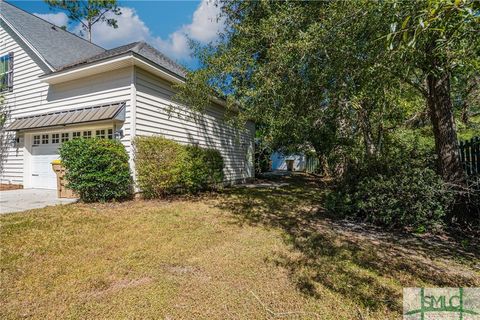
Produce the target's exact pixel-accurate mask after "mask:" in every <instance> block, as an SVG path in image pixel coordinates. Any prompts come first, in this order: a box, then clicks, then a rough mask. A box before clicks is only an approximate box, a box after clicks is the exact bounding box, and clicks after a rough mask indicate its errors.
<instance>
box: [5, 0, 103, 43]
mask: <svg viewBox="0 0 480 320" xmlns="http://www.w3.org/2000/svg"><path fill="white" fill-rule="evenodd" d="M2 2H3V3H6V4H8V5H9V6H12V7H14V8H15V9H18V10H20V11H23V12H25V13H27V14H29V15H31V16H33V17H35V18H37V19H39V20H42V21H43V22H45V23H48V24H50V25H52V26H53V27H57V28H58V29H57V30H61V31H63V32H65V33H68V34H71V35H73V36H75V37H77V38H79V39H81V40H83V41H85V42H87V43H89V44H92V45H94V46H96V47H98V48H100V49H103V50H106V49H105V48H104V47H102V46H99V45H98V44H96V43H94V42H90V41H88V40H87V39H85V38H83V37H80V36H79V35H78V34H75V33H73V32H70V31H68V30H67V29H66V28H65V29H63V28H62V27H61V26H57V25H56V24H54V23H52V22H50V21H48V20H45V19H43V18H41V17H39V16H37V15H35V14H33V13H31V12H28V11H27V10H24V9H22V8H20V7H17V6H16V5H14V4H12V3H10V2H8V1H5V0H0V3H2ZM50 10H51V9H50ZM2 16H3V17H4V19H7V20H8V18H5V16H4V15H2Z"/></svg>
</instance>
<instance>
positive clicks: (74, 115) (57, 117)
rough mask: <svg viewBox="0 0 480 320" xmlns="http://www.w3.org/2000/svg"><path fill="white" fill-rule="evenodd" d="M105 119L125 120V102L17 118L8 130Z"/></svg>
mask: <svg viewBox="0 0 480 320" xmlns="http://www.w3.org/2000/svg"><path fill="white" fill-rule="evenodd" d="M105 120H119V121H124V120H125V102H120V103H115V104H108V105H101V106H94V107H86V108H80V109H71V110H65V111H58V112H50V113H45V114H38V115H34V116H30V117H22V118H17V119H15V120H14V121H13V122H12V123H11V124H10V125H9V126H8V127H7V130H8V131H19V130H27V129H36V128H46V127H57V126H66V125H71V124H80V123H86V122H95V121H105Z"/></svg>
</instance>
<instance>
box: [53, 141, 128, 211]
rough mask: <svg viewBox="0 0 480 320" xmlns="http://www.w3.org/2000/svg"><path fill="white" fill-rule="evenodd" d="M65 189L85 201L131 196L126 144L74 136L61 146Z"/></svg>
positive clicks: (118, 198)
mask: <svg viewBox="0 0 480 320" xmlns="http://www.w3.org/2000/svg"><path fill="white" fill-rule="evenodd" d="M60 157H61V159H62V164H63V165H64V166H65V169H66V179H67V181H68V186H67V187H68V188H70V189H72V190H73V191H75V192H76V193H77V194H78V195H79V196H80V199H82V200H83V201H85V202H96V201H109V200H122V199H127V198H130V197H131V196H132V192H133V190H132V185H133V184H132V178H131V175H130V167H129V164H128V154H127V152H126V150H125V147H124V146H123V145H122V144H121V142H119V141H117V140H108V139H97V138H95V139H75V140H70V141H67V142H65V143H64V144H63V145H62V147H61V148H60Z"/></svg>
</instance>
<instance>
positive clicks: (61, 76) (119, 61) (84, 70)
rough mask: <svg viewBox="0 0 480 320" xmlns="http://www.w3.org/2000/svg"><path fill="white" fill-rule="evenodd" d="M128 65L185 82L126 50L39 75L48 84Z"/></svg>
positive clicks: (167, 78) (213, 100)
mask: <svg viewBox="0 0 480 320" xmlns="http://www.w3.org/2000/svg"><path fill="white" fill-rule="evenodd" d="M129 66H136V67H139V68H141V69H143V70H146V71H148V72H150V73H152V74H154V75H157V76H159V77H160V78H162V79H164V80H167V81H168V82H170V83H184V82H185V78H184V77H182V76H180V75H177V74H175V73H173V72H170V71H168V70H166V69H165V68H162V67H160V66H158V65H156V64H155V63H152V62H151V61H149V60H148V59H146V58H144V57H142V56H140V55H138V54H136V53H134V52H128V53H125V54H122V55H119V56H115V57H110V58H107V59H104V60H100V61H96V62H91V63H88V64H84V65H79V66H76V67H72V68H69V69H66V70H63V71H62V70H61V71H57V72H53V73H50V74H46V75H43V76H41V77H40V80H41V81H43V82H46V83H48V84H58V83H63V82H67V81H72V80H76V79H81V78H85V77H88V76H92V75H95V74H99V73H103V72H107V71H111V70H116V69H121V68H125V67H129ZM212 102H214V103H216V104H218V105H220V106H222V107H226V102H225V100H223V99H220V98H217V97H212Z"/></svg>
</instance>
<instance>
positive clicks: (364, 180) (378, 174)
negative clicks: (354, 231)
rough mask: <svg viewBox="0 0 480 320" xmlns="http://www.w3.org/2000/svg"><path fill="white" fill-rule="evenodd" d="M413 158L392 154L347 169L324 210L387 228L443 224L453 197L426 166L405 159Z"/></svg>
mask: <svg viewBox="0 0 480 320" xmlns="http://www.w3.org/2000/svg"><path fill="white" fill-rule="evenodd" d="M412 156H415V155H414V154H411V153H410V154H408V153H407V154H405V155H404V157H403V158H401V157H399V156H398V154H392V155H391V157H390V158H389V159H386V158H383V159H372V160H370V161H366V162H363V163H362V164H361V165H358V166H355V167H352V168H350V169H349V171H348V174H347V175H346V176H345V177H344V179H343V180H342V181H341V182H339V183H338V184H337V185H336V187H335V188H334V189H333V190H332V192H331V193H330V194H329V195H328V196H327V205H326V206H327V210H328V211H329V212H330V213H332V214H335V215H340V216H346V217H353V218H355V219H359V220H363V221H369V222H372V223H375V224H378V225H381V226H387V227H390V228H393V227H404V228H409V229H411V228H414V230H417V231H418V230H428V229H431V228H434V227H435V226H438V225H440V224H442V223H443V218H444V217H445V216H446V214H447V213H448V210H449V209H450V208H451V205H452V200H453V193H452V192H451V190H449V188H447V185H446V184H445V183H444V182H443V180H442V179H441V177H440V176H438V175H437V174H436V173H435V171H434V170H432V169H431V168H428V166H426V164H425V163H422V162H421V160H416V161H415V160H412V159H411V158H410V159H408V158H409V157H412ZM386 161H389V163H387V162H386Z"/></svg>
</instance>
